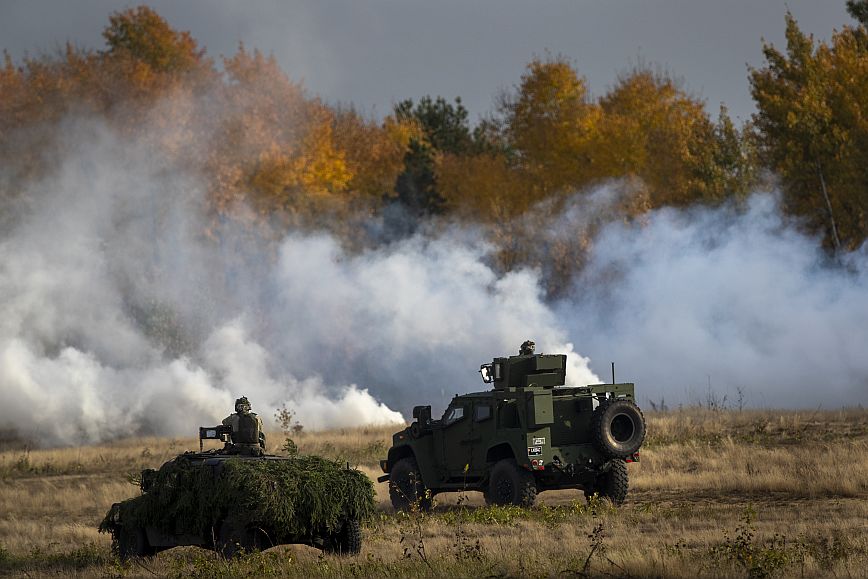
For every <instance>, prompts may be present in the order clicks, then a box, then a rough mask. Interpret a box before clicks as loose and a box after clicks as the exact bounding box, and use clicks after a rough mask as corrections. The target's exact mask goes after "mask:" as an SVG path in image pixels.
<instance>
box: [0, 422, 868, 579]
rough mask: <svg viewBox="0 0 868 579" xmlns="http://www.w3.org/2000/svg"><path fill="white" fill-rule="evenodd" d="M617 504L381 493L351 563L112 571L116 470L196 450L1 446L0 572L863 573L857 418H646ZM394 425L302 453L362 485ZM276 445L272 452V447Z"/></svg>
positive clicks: (197, 564)
mask: <svg viewBox="0 0 868 579" xmlns="http://www.w3.org/2000/svg"><path fill="white" fill-rule="evenodd" d="M646 416H647V418H648V423H649V426H648V432H649V435H648V439H647V441H646V444H645V446H644V448H643V451H642V462H641V463H639V464H633V465H630V467H629V468H630V479H631V480H630V483H631V484H630V486H631V490H630V494H629V496H628V499H627V502H626V504H625V505H624V506H623V507H621V508H619V509H615V508H612V507H611V506H610V505H609V504H608V503H607V502H605V501H601V502H593V501H592V503H591V504H587V503H586V502H585V500H584V499H583V498H582V496H581V494H580V493H578V492H576V491H557V492H548V493H543V494H541V495H540V500H539V503H538V506H537V507H535V508H534V509H530V510H522V509H518V508H496V507H495V508H489V507H485V506H484V503H483V501H482V498H481V495H479V494H478V493H472V492H468V493H455V494H452V495H441V496H438V503H437V506H436V508H435V509H434V512H433V513H430V514H409V515H407V514H398V513H395V512H394V511H393V510H392V509H391V507H390V506H389V502H388V490H387V488H386V485H385V484H375V486H376V489H377V497H378V500H379V503H380V513H379V514H378V516H377V517H376V518H375V520H373V521H370V522H369V523H368V524H367V525H366V527H365V529H364V533H365V543H364V546H363V549H362V554H361V555H359V556H357V557H346V558H341V557H336V556H331V555H322V554H320V552H319V551H317V550H315V549H312V548H309V547H304V546H289V547H277V548H274V549H269V550H267V551H265V552H263V553H253V554H250V555H246V556H243V557H242V558H240V559H237V560H233V561H231V562H227V561H224V560H223V559H221V558H219V557H218V556H216V555H215V554H214V553H212V552H209V551H205V550H201V549H197V548H193V547H190V548H178V549H172V550H169V551H166V552H163V553H160V554H159V555H158V556H157V557H155V558H154V559H151V560H143V561H133V562H131V563H128V564H125V565H122V564H120V563H119V562H117V561H116V560H115V559H113V558H112V556H111V552H110V548H109V543H110V540H109V537H107V536H105V535H100V534H98V533H97V531H96V526H97V524H98V522H99V521H100V520H101V518H102V517H103V515H104V514H105V512H106V510H107V509H108V508H109V506H110V505H111V504H112V503H113V502H116V501H119V500H121V499H123V498H126V497H130V496H134V495H135V494H136V493H137V492H138V488H137V487H136V486H133V485H132V484H130V483H129V482H128V478H129V476H130V475H132V474H135V473H137V472H138V470H140V469H142V468H145V467H157V466H159V465H160V464H162V462H163V461H164V460H166V459H168V458H170V457H172V456H174V455H175V454H177V453H179V452H182V451H184V450H188V449H194V448H196V447H197V444H198V443H197V441H196V440H195V439H193V438H190V439H156V438H151V439H130V440H122V441H117V442H115V443H112V444H106V445H103V446H94V447H81V448H65V449H28V448H27V447H26V446H25V445H24V444H23V443H22V442H21V441H17V440H15V439H14V438H12V437H10V436H5V437H0V438H2V439H0V575H10V576H28V577H36V576H56V575H62V576H72V577H95V576H98V577H106V576H111V577H118V576H120V577H137V576H142V577H151V576H169V577H188V576H198V577H238V576H268V575H273V576H306V577H348V576H360V577H380V576H382V577H392V576H402V577H403V576H409V577H415V576H418V577H440V576H456V577H457V576H467V577H549V576H583V577H585V576H615V577H697V576H701V577H768V576H780V577H827V576H828V577H864V576H868V411H866V410H863V409H850V410H842V411H816V412H812V411H800V412H795V411H753V410H752V411H732V410H716V411H712V410H707V409H685V410H678V411H671V412H659V413H648V414H647V415H646ZM393 430H394V429H393V428H361V429H354V430H346V431H330V432H302V433H300V434H298V435H296V436H294V440H295V442H296V443H297V444H298V446H299V449H300V451H301V452H303V453H315V454H322V455H326V456H330V457H334V458H337V459H340V460H345V461H349V462H350V463H352V464H355V465H358V466H359V467H360V468H361V469H362V470H363V471H365V472H366V473H368V474H369V476H371V478H375V477H376V476H378V475H379V472H378V469H377V466H376V465H377V461H378V460H379V459H380V458H382V457H383V456H384V455H385V452H386V449H387V448H388V445H389V443H390V439H391V433H392V431H393ZM269 442H270V445H271V446H272V447H273V449H272V450H276V449H277V448H278V447H279V446H280V445H281V444H282V443H283V436H282V435H281V434H280V433H272V434H271V435H270V438H269Z"/></svg>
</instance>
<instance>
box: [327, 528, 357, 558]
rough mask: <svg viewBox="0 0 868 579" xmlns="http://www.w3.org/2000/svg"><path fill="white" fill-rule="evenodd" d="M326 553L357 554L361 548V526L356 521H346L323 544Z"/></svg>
mask: <svg viewBox="0 0 868 579" xmlns="http://www.w3.org/2000/svg"><path fill="white" fill-rule="evenodd" d="M323 550H324V551H325V552H326V553H334V554H336V555H358V554H359V552H361V550H362V526H361V525H360V524H359V522H358V521H346V522H345V523H344V524H343V526H342V527H341V529H340V530H339V531H337V532H336V533H334V534H332V536H331V537H329V539H328V540H327V541H326V542H325V544H324V545H323Z"/></svg>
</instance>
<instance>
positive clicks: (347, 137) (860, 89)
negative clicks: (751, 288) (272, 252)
mask: <svg viewBox="0 0 868 579" xmlns="http://www.w3.org/2000/svg"><path fill="white" fill-rule="evenodd" d="M866 5H868V0H858V1H855V0H851V1H850V2H848V9H849V11H850V14H851V15H852V16H853V17H854V18H855V19H856V21H857V23H855V24H853V25H846V26H844V27H843V28H842V29H841V30H840V31H838V32H836V33H835V35H834V36H833V37H832V39H831V40H830V41H829V42H828V43H823V42H819V43H818V42H815V41H814V40H813V38H812V37H811V36H809V35H806V34H805V33H803V32H802V31H801V30H800V29H799V27H798V24H797V23H796V21H795V20H794V19H793V18H792V17H791V16H789V15H788V16H787V19H786V25H787V47H786V50H785V51H783V52H782V51H779V50H778V49H777V48H775V47H773V46H770V45H767V46H765V58H766V62H765V64H764V66H762V67H760V68H757V69H754V70H752V71H751V72H750V79H749V81H750V83H751V89H752V93H753V96H754V99H755V100H756V103H757V107H758V113H757V114H756V115H755V116H754V119H753V121H752V122H750V123H747V124H745V126H742V127H736V126H735V125H734V123H733V121H732V120H731V118H730V117H729V115H728V114H727V111H726V109H725V108H724V107H721V109H720V112H719V115H718V116H717V117H716V118H711V117H710V116H709V114H708V113H707V112H706V110H705V106H704V102H703V101H702V100H701V99H699V98H698V97H696V96H694V95H691V94H690V93H688V92H687V91H685V90H684V89H683V88H682V87H681V86H680V85H679V83H677V82H676V81H675V80H673V78H672V77H671V76H669V75H668V74H665V73H662V72H658V71H655V70H652V69H650V68H647V67H639V68H636V69H634V70H632V71H630V72H628V73H626V74H623V75H622V76H620V77H619V78H618V80H617V82H616V83H615V85H614V87H613V88H612V89H611V90H609V91H608V92H607V93H606V94H604V95H603V96H601V97H599V98H592V97H591V96H590V93H589V91H588V87H587V85H586V82H585V80H584V79H583V78H582V77H581V76H580V75H579V73H578V72H577V71H576V70H575V68H574V67H573V66H572V65H571V64H570V62H569V61H568V60H566V59H564V58H561V57H557V56H550V57H547V58H542V59H534V60H532V61H531V62H530V63H529V64H528V65H527V68H526V70H525V71H524V74H523V75H522V76H521V78H520V80H519V82H518V83H517V85H516V86H515V87H514V88H513V89H512V90H510V91H507V92H506V93H505V94H502V95H501V96H500V98H499V99H498V102H497V105H496V107H495V109H494V110H493V111H492V112H491V113H490V114H489V115H488V116H487V117H486V118H484V119H483V120H481V121H480V122H478V123H477V124H476V125H475V126H472V125H471V123H470V121H469V119H468V113H467V111H466V109H465V108H464V107H463V106H462V104H461V101H460V99H455V100H454V101H447V100H445V99H443V98H441V97H437V98H423V99H421V100H419V101H418V102H414V101H411V100H407V101H404V102H401V103H398V104H397V105H396V106H395V107H394V110H393V111H392V112H391V113H390V114H389V115H387V116H386V117H385V118H384V119H382V120H380V119H372V118H369V117H367V116H366V115H364V114H361V113H359V112H358V111H355V110H353V109H352V108H344V107H335V106H331V105H329V104H327V103H324V102H323V101H321V100H320V99H319V98H316V97H312V96H311V95H309V94H307V93H306V92H305V90H304V88H303V87H302V86H301V85H299V84H298V83H295V82H293V81H292V80H291V79H289V78H288V77H287V76H286V74H285V73H284V72H283V71H281V70H280V68H279V67H278V65H277V63H276V61H275V60H274V58H272V57H267V56H264V55H262V54H261V53H259V52H258V51H256V50H253V51H250V50H248V49H246V48H245V47H244V46H240V47H239V49H238V51H237V52H236V54H235V55H233V56H231V57H225V58H222V59H221V62H220V63H219V64H220V66H218V65H217V63H215V61H214V60H213V59H212V58H211V57H209V56H208V55H207V54H206V52H205V50H204V49H202V48H200V47H199V45H198V43H197V42H196V40H195V39H193V38H192V37H191V36H190V35H189V33H186V32H179V31H176V30H174V29H172V28H171V27H170V26H169V24H168V23H167V22H166V21H165V20H164V19H163V18H162V17H160V16H159V15H158V14H157V13H156V12H155V11H153V10H152V9H150V8H147V7H138V8H134V9H128V10H124V11H122V12H118V13H115V14H113V15H112V16H111V17H110V19H109V24H108V26H107V27H106V28H105V30H104V32H103V36H104V38H105V41H106V48H105V49H104V50H102V51H92V50H84V49H80V48H76V47H73V46H67V47H66V49H65V51H61V52H60V53H57V54H50V55H44V56H40V57H35V58H26V59H24V60H23V62H21V63H18V64H16V63H15V62H13V60H12V59H11V58H10V56H9V55H8V54H6V55H5V64H4V66H3V67H2V68H0V163H2V167H3V171H2V174H0V177H2V178H0V187H2V191H0V194H2V196H3V198H4V199H5V200H7V201H8V200H14V199H16V198H17V197H19V196H21V195H23V194H24V193H22V192H23V191H25V190H26V188H25V186H24V185H25V184H26V183H28V182H30V181H31V180H32V179H35V178H38V177H39V176H41V175H44V174H46V173H47V172H48V171H50V170H51V166H50V165H51V163H52V159H55V158H57V156H56V155H51V154H46V153H48V152H51V151H52V150H53V148H56V147H60V146H63V144H62V141H60V140H59V139H58V138H57V135H58V134H60V133H61V132H60V131H58V130H57V128H58V126H59V123H62V122H64V120H65V119H69V118H71V117H82V116H83V117H96V118H99V119H103V120H105V122H107V123H108V124H109V125H110V126H112V127H113V128H114V129H115V130H116V131H117V133H118V134H121V135H124V136H128V138H129V139H131V140H133V139H134V140H136V141H137V142H142V141H144V142H145V143H146V145H147V146H150V147H153V148H154V150H158V151H160V152H161V154H168V155H170V156H171V157H173V158H174V159H176V160H177V161H178V163H179V164H180V165H181V166H183V167H185V168H186V169H187V170H189V171H193V172H195V173H196V174H197V175H198V176H199V177H201V179H202V180H203V182H204V183H206V184H207V189H208V193H209V196H208V210H209V211H210V213H211V215H212V216H213V217H214V220H213V221H214V223H217V222H219V221H220V220H221V219H224V218H227V217H228V218H232V219H234V220H238V219H246V220H247V221H248V222H249V223H250V224H251V225H258V224H263V223H268V225H269V227H271V228H274V230H275V231H277V232H278V233H279V232H280V231H281V230H285V229H286V228H288V227H296V228H297V227H303V228H317V229H319V228H326V229H328V230H330V231H332V232H334V233H335V234H336V235H338V236H340V237H341V239H343V240H344V241H345V243H346V244H347V245H348V246H349V247H361V246H364V245H368V244H372V243H381V242H383V241H384V240H385V241H388V240H390V239H394V238H396V237H400V236H404V235H408V234H410V233H412V232H414V231H416V230H417V229H418V228H419V226H420V225H422V224H424V225H425V226H426V227H433V228H435V229H436V228H437V227H438V224H439V226H443V225H442V224H446V223H451V222H453V221H456V220H458V221H461V222H471V223H473V224H477V225H478V226H480V227H482V228H484V229H485V230H486V231H487V232H488V235H489V237H490V240H491V242H492V243H493V244H494V246H495V247H496V248H497V252H496V255H495V260H496V262H497V265H498V266H499V267H500V268H502V269H503V270H509V269H512V268H515V267H518V266H522V265H533V266H538V267H542V269H543V270H544V272H545V273H546V276H545V277H546V280H547V283H548V284H549V287H548V289H549V291H550V292H552V293H557V292H559V291H563V289H564V288H566V287H567V286H568V282H569V280H570V278H571V277H572V276H573V275H575V273H576V272H577V271H579V270H580V269H581V264H582V261H583V259H584V255H585V254H586V252H587V249H588V247H589V245H590V243H591V242H592V241H593V233H594V230H595V228H597V227H599V226H601V225H602V224H604V223H605V222H607V221H611V220H633V219H637V218H641V216H642V215H643V214H645V213H647V212H648V211H650V210H652V209H654V208H658V207H664V206H674V207H687V206H692V205H696V204H705V205H715V204H720V203H722V202H725V201H730V200H736V201H738V200H740V199H742V198H744V197H745V196H746V195H747V194H748V193H749V192H751V191H752V190H755V189H757V188H759V187H763V186H772V184H776V183H778V182H779V183H780V187H781V189H782V195H783V200H784V209H785V210H786V211H787V212H788V213H790V214H791V215H793V216H797V217H798V218H799V222H800V223H802V225H803V226H804V227H805V228H806V229H807V230H808V231H810V232H812V233H815V234H817V235H819V236H821V237H822V239H823V243H824V244H825V245H826V246H827V248H828V249H829V250H830V252H843V251H847V250H853V249H856V248H858V247H859V246H861V244H862V243H863V241H864V240H865V238H866V234H868V223H866V208H868V207H866V206H868V162H866V160H868V33H866V28H865V25H866V23H868V22H866V18H868V8H866ZM607 183H612V184H615V185H612V188H613V190H618V191H620V192H621V193H620V194H619V195H617V196H616V202H615V203H614V204H610V205H608V206H607V207H606V209H605V211H602V212H600V214H599V215H594V216H590V217H588V218H587V219H585V221H584V227H583V228H578V229H576V230H574V231H572V232H571V231H569V230H568V231H561V232H558V233H557V234H552V233H551V232H550V231H549V230H548V229H547V227H548V225H549V224H550V223H551V221H552V219H556V218H557V216H559V215H561V214H562V212H563V211H562V210H563V209H564V208H565V207H567V203H568V201H569V200H571V199H574V198H575V197H576V196H579V197H582V196H587V195H589V194H590V193H589V192H591V191H593V190H594V188H595V186H597V185H601V184H607ZM372 221H377V222H378V223H380V227H376V228H373V227H371V226H370V225H369V224H370V223H371V222H372Z"/></svg>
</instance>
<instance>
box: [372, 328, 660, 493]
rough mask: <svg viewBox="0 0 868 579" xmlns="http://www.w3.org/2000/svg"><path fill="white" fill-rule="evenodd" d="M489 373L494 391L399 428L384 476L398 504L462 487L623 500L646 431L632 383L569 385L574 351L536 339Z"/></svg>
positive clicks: (417, 413)
mask: <svg viewBox="0 0 868 579" xmlns="http://www.w3.org/2000/svg"><path fill="white" fill-rule="evenodd" d="M528 344H529V345H530V348H526V347H525V346H527V345H528ZM480 373H481V374H482V378H483V381H485V382H486V383H489V384H491V385H492V386H493V389H492V390H488V391H485V392H474V393H471V394H463V395H460V396H455V398H453V399H452V402H451V403H450V404H449V407H448V408H447V409H446V411H445V412H444V413H443V417H442V418H441V419H439V420H432V419H431V407H430V406H417V407H415V408H414V410H413V418H414V422H413V423H412V424H411V425H410V426H409V427H408V428H406V429H404V430H402V431H400V432H397V433H396V434H395V435H394V436H393V438H392V447H391V448H390V449H389V454H388V458H387V459H386V460H383V461H381V464H380V466H381V467H382V469H383V472H385V473H386V474H385V475H383V476H381V477H380V478H379V479H378V480H379V481H380V482H383V481H386V480H388V481H390V484H389V494H390V497H391V500H392V504H393V505H394V507H395V508H396V509H407V508H408V507H410V506H411V505H413V504H417V505H419V506H420V507H421V508H429V507H430V506H431V499H432V497H433V495H435V494H437V493H441V492H446V491H459V490H477V491H482V492H483V493H484V494H485V500H486V502H487V503H493V504H499V505H502V504H510V503H511V504H516V505H523V506H530V505H532V504H533V502H534V500H535V499H536V495H537V493H538V492H540V491H545V490H550V489H569V488H575V489H580V490H583V491H584V492H585V494H586V495H587V496H590V495H592V494H594V493H599V495H600V496H602V497H606V498H608V499H610V500H611V501H612V502H613V503H614V504H617V505H620V504H621V503H623V502H624V499H625V497H626V496H627V486H628V480H627V466H626V463H627V462H637V461H638V460H639V447H640V446H641V444H642V441H643V440H644V438H645V420H644V417H643V416H642V412H641V411H640V410H639V408H638V407H637V406H636V404H635V397H634V385H633V384H631V383H623V384H614V383H613V384H600V385H593V386H579V387H574V386H573V387H568V386H565V385H564V384H565V379H566V356H565V355H560V354H556V355H546V354H534V353H533V343H532V342H526V343H525V344H523V347H522V351H521V352H520V355H518V356H510V357H508V358H494V360H493V361H492V362H491V363H490V364H483V365H482V367H481V368H480ZM613 374H614V369H613ZM613 382H614V379H613Z"/></svg>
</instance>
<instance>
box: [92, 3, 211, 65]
mask: <svg viewBox="0 0 868 579" xmlns="http://www.w3.org/2000/svg"><path fill="white" fill-rule="evenodd" d="M103 38H105V40H106V43H107V44H108V50H107V53H108V54H109V55H111V56H115V57H119V58H128V59H130V60H134V61H137V62H139V63H141V64H143V65H145V66H147V67H148V68H149V69H150V71H153V72H157V73H164V72H172V73H183V72H189V71H192V70H195V69H196V68H197V67H198V66H199V65H200V64H201V63H202V61H203V58H204V54H205V51H204V50H201V49H199V47H198V45H197V43H196V41H195V40H194V39H193V38H192V37H191V36H190V33H189V32H178V31H176V30H174V29H173V28H172V27H171V26H169V23H168V22H166V20H165V19H164V18H163V17H162V16H160V15H159V14H157V12H156V11H154V9H152V8H150V7H148V6H139V7H137V8H128V9H126V10H123V11H121V12H116V13H114V14H112V15H111V16H109V25H108V26H107V27H106V29H105V30H104V31H103Z"/></svg>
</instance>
